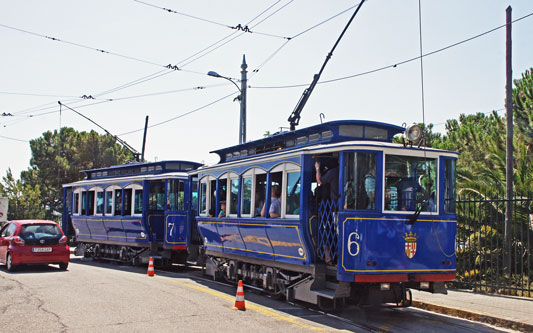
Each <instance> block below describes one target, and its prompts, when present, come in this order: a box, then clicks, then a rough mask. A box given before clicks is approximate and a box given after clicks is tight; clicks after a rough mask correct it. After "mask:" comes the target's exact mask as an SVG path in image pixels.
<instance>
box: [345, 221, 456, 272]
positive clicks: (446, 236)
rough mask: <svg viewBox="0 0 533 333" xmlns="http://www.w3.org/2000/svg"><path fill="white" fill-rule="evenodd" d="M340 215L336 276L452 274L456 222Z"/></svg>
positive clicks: (453, 269)
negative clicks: (412, 223)
mask: <svg viewBox="0 0 533 333" xmlns="http://www.w3.org/2000/svg"><path fill="white" fill-rule="evenodd" d="M408 221H409V216H405V215H404V216H392V215H382V216H379V217H378V216H376V217H361V216H359V217H358V216H353V214H343V213H340V214H339V243H338V250H339V265H338V277H339V279H340V280H344V281H354V278H355V276H356V275H361V274H366V275H368V274H398V273H406V274H414V273H421V274H442V273H455V268H456V266H455V233H456V220H447V219H443V218H439V217H437V216H420V217H419V219H418V220H417V221H416V222H415V224H414V225H406V222H408Z"/></svg>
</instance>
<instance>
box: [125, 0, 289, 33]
mask: <svg viewBox="0 0 533 333" xmlns="http://www.w3.org/2000/svg"><path fill="white" fill-rule="evenodd" d="M133 1H135V2H138V3H140V4H143V5H146V6H150V7H154V8H158V9H162V10H164V11H166V12H168V13H172V14H178V15H182V16H186V17H189V18H192V19H195V20H200V21H203V22H206V23H211V24H215V25H218V26H222V27H225V28H229V29H233V30H240V31H244V32H248V33H253V34H257V35H263V36H269V37H276V38H283V39H288V38H289V37H284V36H279V35H274V34H269V33H265V32H259V31H251V30H250V29H249V28H248V25H245V26H244V27H242V26H241V25H240V24H239V25H237V26H232V25H229V24H225V23H220V22H216V21H213V20H208V19H204V18H201V17H198V16H194V15H190V14H186V13H183V12H178V11H176V10H174V9H170V8H165V7H160V6H157V5H154V4H151V3H148V2H145V1H140V0H133ZM280 1H281V0H278V1H277V2H276V3H275V4H277V3H279V2H280ZM292 1H294V0H291V1H290V2H292ZM275 4H274V5H275ZM271 7H272V6H271ZM267 10H268V9H267ZM259 15H262V13H261V14H259Z"/></svg>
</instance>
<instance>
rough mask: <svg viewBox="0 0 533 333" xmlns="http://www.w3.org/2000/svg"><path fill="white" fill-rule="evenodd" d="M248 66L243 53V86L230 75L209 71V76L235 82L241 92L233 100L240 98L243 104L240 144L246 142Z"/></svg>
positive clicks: (241, 109)
mask: <svg viewBox="0 0 533 333" xmlns="http://www.w3.org/2000/svg"><path fill="white" fill-rule="evenodd" d="M246 68H248V65H247V64H246V56H245V55H244V54H243V55H242V65H241V69H242V71H241V86H240V87H239V86H238V85H237V83H235V81H234V79H232V78H230V77H227V76H222V75H220V74H218V73H217V72H215V71H209V72H207V75H209V76H212V77H218V78H221V79H225V80H228V81H229V82H231V83H233V85H235V87H237V89H238V90H239V92H240V93H241V94H240V95H239V96H238V97H237V98H236V99H234V100H233V101H235V100H238V101H239V102H240V104H241V105H240V106H241V108H240V117H239V118H240V120H239V144H242V143H245V142H246V83H247V82H248V81H247V80H248V79H247V76H246V74H247V73H248V72H247V71H246Z"/></svg>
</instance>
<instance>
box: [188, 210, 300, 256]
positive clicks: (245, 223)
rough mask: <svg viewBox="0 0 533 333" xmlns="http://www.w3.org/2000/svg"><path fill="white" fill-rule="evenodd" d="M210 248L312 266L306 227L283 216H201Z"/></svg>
mask: <svg viewBox="0 0 533 333" xmlns="http://www.w3.org/2000/svg"><path fill="white" fill-rule="evenodd" d="M198 228H199V231H200V233H201V234H202V237H203V238H204V246H205V247H206V249H207V250H210V251H215V252H224V253H234V254H239V255H244V256H247V257H253V258H257V259H265V260H275V261H278V262H284V263H289V264H297V265H309V260H308V255H307V246H306V245H305V243H304V241H303V239H304V235H303V233H302V228H301V226H300V224H299V223H298V222H297V221H296V222H295V221H293V220H291V221H286V220H280V219H245V220H244V219H235V220H232V219H231V218H215V219H205V220H204V219H201V218H199V219H198Z"/></svg>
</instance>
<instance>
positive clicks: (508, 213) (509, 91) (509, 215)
mask: <svg viewBox="0 0 533 333" xmlns="http://www.w3.org/2000/svg"><path fill="white" fill-rule="evenodd" d="M511 11H512V9H511V6H509V7H507V9H506V10H505V13H506V25H507V26H506V32H507V33H506V58H505V60H506V86H505V99H506V100H505V109H506V118H507V137H506V146H507V152H506V171H505V181H506V191H505V249H504V258H503V265H504V270H505V272H506V273H507V274H509V276H510V274H511V232H512V228H511V226H512V221H513V220H512V219H513V205H512V203H511V199H512V198H513V67H512V57H511V55H512V54H511V51H512V39H511Z"/></svg>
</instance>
